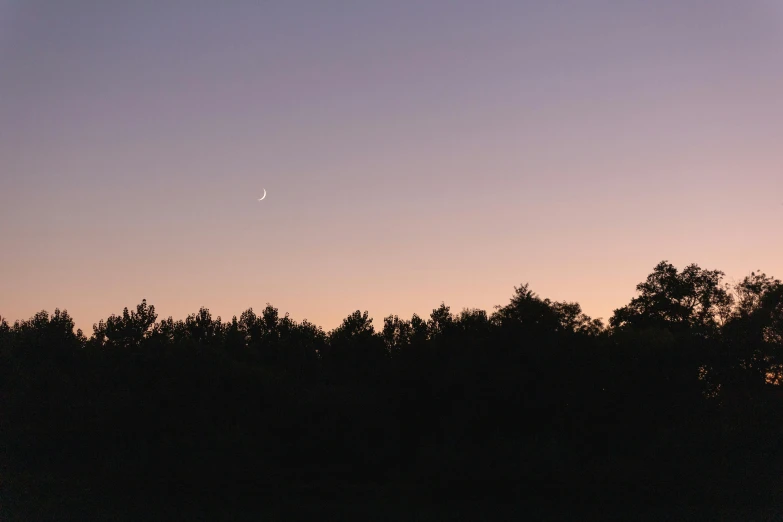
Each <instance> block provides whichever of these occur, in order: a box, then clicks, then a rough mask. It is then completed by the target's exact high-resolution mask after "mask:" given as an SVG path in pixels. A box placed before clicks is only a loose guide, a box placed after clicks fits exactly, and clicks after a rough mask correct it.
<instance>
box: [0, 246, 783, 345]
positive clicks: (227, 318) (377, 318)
mask: <svg viewBox="0 0 783 522" xmlns="http://www.w3.org/2000/svg"><path fill="white" fill-rule="evenodd" d="M661 262H665V263H668V262H669V261H668V260H665V259H664V260H662V261H661ZM691 264H695V265H697V266H699V268H701V269H703V270H719V271H720V268H715V267H704V266H700V265H699V264H698V263H688V264H687V265H685V264H684V265H682V266H677V265H674V266H675V268H676V269H677V270H678V272H679V271H681V270H682V269H684V268H685V267H686V266H688V265H691ZM653 268H654V267H651V268H650V269H649V270H648V272H647V274H648V275H649V274H651V273H652V272H653ZM752 273H755V274H765V275H767V276H768V277H770V278H772V279H778V278H777V276H776V275H775V274H771V273H768V272H766V271H765V270H763V269H758V268H757V269H755V270H749V271H748V272H747V273H746V274H745V275H744V276H743V277H745V276H749V275H751V274H752ZM646 277H647V276H644V277H642V278H640V279H639V281H638V282H637V283H636V284H634V285H633V286H634V293H633V295H631V296H630V297H629V299H628V300H627V301H626V302H625V303H623V304H619V305H617V306H615V307H614V308H613V309H612V311H611V312H610V313H609V314H608V315H606V316H596V315H593V314H591V313H590V312H589V311H588V310H585V309H584V307H583V306H582V304H581V303H580V302H579V301H576V300H574V299H568V298H564V299H552V298H551V297H549V296H547V295H543V294H541V293H540V292H537V291H536V289H535V288H532V287H529V289H530V291H532V292H533V293H534V294H535V295H537V296H538V297H539V298H541V299H543V300H546V299H549V300H550V301H551V302H556V301H559V302H569V303H574V302H575V303H577V304H579V305H580V307H581V308H582V313H584V314H585V315H587V316H588V317H589V318H590V319H600V320H601V322H602V324H603V327H604V328H609V319H610V318H611V317H612V316H613V315H614V311H615V310H617V309H619V308H621V307H624V306H626V305H627V304H628V303H629V302H630V301H631V299H632V298H633V297H636V296H637V295H638V291H636V285H637V284H640V283H642V282H643V281H644V280H645V279H646ZM741 280H742V278H736V277H730V276H729V275H728V274H724V276H723V277H722V279H721V284H724V285H725V284H728V285H729V286H730V288H731V291H732V292H733V291H734V287H735V285H736V284H737V283H739V282H740V281H741ZM524 284H529V283H520V284H517V285H513V286H512V289H511V292H510V293H509V296H508V299H507V300H506V301H505V302H498V303H496V304H495V305H492V306H490V307H481V306H470V305H465V306H459V307H458V306H454V305H452V304H450V303H448V302H446V301H444V300H441V301H439V302H438V303H437V304H435V305H433V306H432V307H431V308H429V309H428V310H422V311H418V310H414V311H412V312H410V313H403V314H401V313H397V312H389V313H384V314H382V315H374V314H373V313H372V310H368V309H366V308H362V307H358V308H355V309H353V310H350V311H348V312H346V313H345V314H344V315H343V316H342V317H340V318H339V319H337V320H336V322H334V324H333V325H331V326H327V325H325V324H323V323H321V322H318V321H317V320H314V319H312V318H310V317H307V316H303V317H297V316H294V315H293V314H291V313H290V312H289V311H287V310H284V309H282V308H280V307H278V306H276V305H275V303H274V302H271V301H266V302H264V303H263V304H260V305H250V306H246V307H243V308H242V309H241V310H238V311H234V312H230V313H228V314H223V313H218V312H216V311H215V310H213V309H212V308H211V307H210V306H209V305H207V304H202V305H199V306H198V307H196V308H194V309H193V310H191V311H189V312H187V313H185V314H182V315H181V316H175V315H173V314H168V313H165V312H163V311H161V309H160V307H159V306H157V305H156V303H155V302H152V301H150V300H149V299H147V298H146V297H141V298H140V299H139V300H138V301H137V302H136V303H133V304H128V305H125V306H123V307H122V308H120V310H118V311H113V312H109V313H104V314H103V315H102V316H101V317H99V318H98V319H96V320H95V321H93V322H92V323H90V324H89V325H85V324H84V322H83V321H80V320H79V318H78V317H76V316H74V315H73V314H72V312H71V311H70V310H69V309H68V308H67V307H62V306H55V307H53V308H51V309H47V308H42V309H39V310H37V311H35V312H33V313H31V314H29V315H28V316H26V317H18V318H13V317H9V316H7V315H4V314H3V313H0V321H1V320H6V321H7V323H8V324H9V326H13V325H14V323H16V322H18V321H19V322H21V321H26V320H29V319H30V318H32V317H33V316H34V315H35V314H36V313H39V312H41V311H44V312H47V313H48V314H49V315H51V314H52V313H54V312H55V310H60V311H61V312H67V313H68V315H69V316H70V317H71V319H73V321H74V331H76V330H79V329H80V330H82V332H83V333H84V334H85V335H86V336H87V337H88V338H89V337H90V335H92V332H93V326H95V325H97V324H98V322H99V321H101V320H106V319H108V318H109V317H110V316H112V315H115V316H121V315H122V312H123V310H124V309H125V308H127V309H128V311H129V312H130V311H133V310H135V307H136V306H137V305H139V304H141V303H142V301H145V302H146V303H147V305H148V306H152V307H154V308H155V312H156V314H157V316H158V317H157V320H156V322H160V321H161V320H166V319H169V318H171V319H173V320H174V321H178V320H182V321H184V320H185V318H186V317H188V316H189V315H192V314H196V313H198V312H199V311H200V310H201V308H205V309H207V310H209V312H210V315H211V316H212V318H213V319H216V320H217V319H220V320H221V321H222V322H223V323H224V324H225V323H230V322H231V321H232V319H233V318H234V317H236V318H237V319H238V318H239V316H240V315H241V314H242V313H243V312H245V311H247V310H249V309H252V310H253V311H254V312H255V313H256V314H260V313H261V311H262V310H263V309H264V308H265V307H266V306H267V305H270V306H272V307H273V308H275V309H276V310H277V311H278V313H279V315H280V317H283V316H288V317H290V319H291V320H293V321H295V322H297V323H302V322H303V321H307V322H309V323H311V324H313V325H314V326H316V327H318V328H320V329H322V330H323V331H324V332H325V333H329V332H331V331H333V330H335V329H336V328H338V327H339V326H341V324H342V322H343V320H344V319H346V318H348V317H349V316H350V315H351V314H353V313H354V312H357V311H359V312H361V313H364V312H368V317H369V319H370V322H372V323H373V327H374V328H375V330H376V332H378V331H380V330H381V329H383V320H384V319H385V318H386V317H389V316H397V317H399V318H400V319H403V320H410V318H411V317H412V316H413V315H418V316H419V317H420V318H422V319H424V320H425V321H426V320H428V318H429V317H430V314H431V313H432V312H433V311H435V310H436V309H437V308H438V307H439V306H440V305H441V303H442V304H444V305H445V306H447V307H448V308H449V310H450V312H451V313H452V314H453V315H454V316H455V317H456V316H458V315H459V314H460V313H461V312H462V311H464V310H483V311H485V312H486V313H487V315H488V316H491V315H492V314H493V313H494V311H495V310H496V307H498V306H506V305H508V303H509V302H510V300H511V297H513V294H514V291H515V288H518V287H519V286H521V285H524Z"/></svg>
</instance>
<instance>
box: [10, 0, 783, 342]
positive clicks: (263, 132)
mask: <svg viewBox="0 0 783 522" xmlns="http://www.w3.org/2000/svg"><path fill="white" fill-rule="evenodd" d="M782 139H783V2H780V1H779V0H746V1H742V2H737V1H734V0H732V1H725V0H656V1H655V2H650V1H648V0H622V1H621V0H615V1H602V0H590V1H588V0H578V1H576V0H574V1H543V0H542V1H523V0H509V1H493V0H486V1H481V2H476V1H473V0H470V1H469V0H449V1H446V0H443V1H436V0H430V1H427V0H417V1H412V0H411V1H404V0H389V1H380V0H379V1H372V2H367V1H363V0H357V1H341V0H332V1H329V2H323V1H320V0H313V1H309V2H304V1H297V0H281V1H277V0H268V1H258V2H249V1H248V2H242V1H238V2H218V1H217V0H212V1H201V0H193V1H187V2H186V1H184V0H183V1H174V0H166V1H158V0H156V1H148V0H139V1H134V2H122V1H113V0H111V1H98V0H93V1H87V0H71V1H69V2H58V1H54V0H51V1H37V0H0V241H2V243H0V244H1V245H2V247H1V248H0V315H1V316H3V317H6V318H8V320H9V321H13V320H15V319H26V318H29V317H30V316H32V315H33V314H34V313H36V312H37V311H40V310H42V309H45V310H48V311H49V312H52V311H53V310H54V309H55V308H60V309H67V310H68V312H69V313H70V314H71V315H72V316H73V317H74V318H75V321H76V325H77V327H80V328H83V329H84V330H85V332H86V333H88V334H89V333H90V332H91V331H92V324H93V323H95V322H97V321H98V320H99V319H101V318H106V317H108V316H109V315H111V314H113V313H121V311H122V309H123V307H125V306H128V307H129V308H133V307H135V305H136V304H138V303H140V302H141V300H142V299H144V298H146V299H147V302H148V303H149V304H153V305H155V307H156V310H157V312H158V313H159V315H160V317H161V318H165V317H168V316H173V317H174V318H175V319H184V318H185V316H187V315H188V314H189V313H193V312H196V311H197V310H198V309H199V308H200V307H201V306H205V307H207V308H209V309H210V311H211V312H212V314H213V316H218V315H219V316H222V317H223V319H230V318H231V316H232V315H237V316H238V315H239V314H240V313H241V312H242V311H243V310H246V309H247V308H249V307H253V308H254V309H255V310H256V311H260V309H262V308H263V307H264V306H265V304H266V303H267V302H269V303H271V304H272V305H273V306H275V307H277V308H278V309H279V310H280V313H281V314H282V313H284V312H290V314H291V317H292V318H293V319H296V320H302V319H305V318H306V319H308V320H310V321H312V322H314V323H316V324H318V325H320V326H322V327H324V328H325V329H326V330H330V329H332V328H334V327H336V326H338V324H339V323H340V321H341V320H342V319H343V318H344V317H346V316H347V315H349V314H350V313H352V312H353V311H355V310H357V309H360V310H362V311H363V310H368V311H369V313H370V315H371V316H372V317H374V318H375V321H374V324H376V326H382V318H383V317H384V316H386V315H389V314H398V315H400V316H401V317H407V318H409V317H410V316H411V314H413V313H414V312H415V313H418V314H419V315H422V316H428V315H429V313H430V312H431V311H432V309H433V308H436V307H437V306H438V305H439V304H440V303H441V302H445V303H446V304H447V305H449V306H450V307H451V308H452V311H454V312H459V311H460V310H461V309H462V308H465V307H471V308H472V307H477V308H482V309H485V310H488V311H492V309H493V307H494V306H495V305H505V304H507V303H508V302H509V300H510V298H511V296H512V294H513V292H514V286H519V285H521V284H523V283H529V284H530V288H531V289H532V290H533V291H534V292H536V293H538V294H539V295H540V296H541V297H547V298H550V299H552V300H568V301H577V302H579V303H580V304H581V305H582V308H583V310H584V311H585V312H586V313H587V314H589V315H591V316H593V317H602V318H603V319H604V320H607V319H608V318H609V317H610V316H611V314H612V311H613V310H614V309H616V308H618V307H620V306H623V305H625V304H627V303H628V302H629V301H630V299H631V298H632V297H634V296H635V295H636V294H635V286H636V284H637V283H639V282H641V281H643V280H644V279H645V278H646V276H647V275H648V274H649V273H650V272H651V271H652V269H653V267H654V266H655V265H656V264H657V263H658V262H659V261H661V260H668V261H669V262H671V263H674V264H675V265H676V266H677V267H678V268H683V267H684V266H686V265H687V264H690V263H697V264H699V266H701V267H702V268H706V269H720V270H723V271H724V272H726V275H727V280H728V281H732V280H740V279H742V278H743V277H744V276H745V275H747V274H749V273H750V271H752V270H758V269H761V270H762V271H764V272H766V273H767V274H768V275H774V276H777V277H781V278H783V241H781V239H780V238H781V224H783V190H781V189H783V146H781V143H783V142H782V141H781V140H782ZM263 190H266V191H267V196H266V198H265V199H264V201H258V198H260V197H261V195H262V193H263Z"/></svg>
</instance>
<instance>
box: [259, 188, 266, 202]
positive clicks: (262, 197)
mask: <svg viewBox="0 0 783 522" xmlns="http://www.w3.org/2000/svg"><path fill="white" fill-rule="evenodd" d="M265 197H266V189H264V195H263V196H261V199H259V200H258V201H261V200H262V199H264V198H265Z"/></svg>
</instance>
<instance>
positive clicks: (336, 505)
mask: <svg viewBox="0 0 783 522" xmlns="http://www.w3.org/2000/svg"><path fill="white" fill-rule="evenodd" d="M636 290H637V295H636V297H634V298H633V299H632V300H631V302H630V303H628V304H627V305H625V306H623V307H621V308H619V309H617V310H615V311H614V314H613V315H612V317H611V318H610V319H609V322H608V324H606V325H604V324H603V323H602V322H601V321H599V320H594V319H591V318H590V317H588V316H586V315H585V314H584V313H583V312H582V310H581V308H580V306H579V304H577V303H572V302H554V301H550V300H549V299H545V298H542V297H539V296H538V295H537V294H535V293H534V292H533V291H532V290H531V289H529V288H528V285H522V286H521V287H518V288H515V289H514V291H513V294H512V295H511V299H510V302H508V304H506V305H503V306H498V307H496V309H495V310H493V311H492V312H490V313H488V312H487V311H484V310H478V309H465V310H462V311H461V312H458V313H455V312H452V311H451V310H450V308H449V307H448V306H446V305H445V304H441V305H440V306H439V307H438V308H436V309H434V310H433V311H432V313H431V314H430V316H429V317H419V316H417V315H414V316H413V317H412V318H410V319H405V318H400V317H397V316H389V317H386V318H384V319H383V324H382V325H377V327H376V325H375V324H374V323H373V320H372V319H371V318H370V317H369V314H368V312H361V311H358V310H357V311H356V312H355V313H353V314H351V315H350V316H349V317H346V318H345V319H344V320H343V322H342V324H341V325H340V326H339V327H337V328H336V329H334V330H333V331H331V332H325V331H324V330H322V329H321V328H319V327H318V326H316V325H314V324H311V323H309V322H307V321H302V322H297V321H294V320H292V319H291V318H289V316H288V315H282V316H281V315H280V314H279V313H278V310H277V309H275V308H274V307H273V306H271V305H267V306H266V308H264V309H263V310H261V311H260V313H258V312H256V311H254V310H253V309H248V310H246V311H244V312H242V313H241V315H239V316H238V317H233V318H231V320H229V321H224V320H222V319H221V318H220V317H213V316H212V315H211V314H210V312H209V310H208V309H206V308H202V309H201V310H199V311H198V312H197V313H194V314H192V315H190V316H188V317H186V318H185V319H184V320H174V319H173V318H171V317H169V318H167V319H161V318H159V317H158V316H157V314H156V311H155V307H154V306H153V305H151V304H148V303H147V302H146V301H143V302H142V303H141V304H139V305H137V306H136V307H135V309H131V310H129V309H127V308H126V309H125V310H123V311H122V313H121V314H120V315H112V316H110V317H108V318H107V319H105V320H102V321H100V322H99V323H97V324H95V325H94V326H93V331H92V334H91V335H89V337H88V336H86V335H85V334H84V333H83V332H82V331H81V330H78V331H74V322H73V319H72V318H71V317H70V316H69V315H68V313H67V312H66V311H61V310H55V311H54V313H52V314H50V313H47V312H45V311H42V312H40V313H38V314H36V315H35V316H33V317H32V318H30V319H28V320H20V321H16V322H14V323H13V324H10V323H9V322H8V320H6V319H1V318H0V413H1V414H2V415H1V416H0V423H1V424H0V510H1V511H0V514H1V515H2V518H3V519H4V520H60V519H63V520H65V519H68V520H71V519H73V520H87V519H96V520H126V519H127V520H145V519H147V520H148V519H152V518H155V517H160V518H161V519H169V520H170V519H178V518H181V519H187V520H199V519H203V520H218V519H226V520H245V519H247V520H263V519H265V518H263V517H267V518H268V519H270V520H271V519H275V520H278V519H279V520H290V519H292V518H294V517H295V516H300V515H301V516H302V517H303V518H310V519H313V518H317V519H319V520H329V519H332V518H330V517H334V518H333V519H335V520H340V519H347V518H350V517H351V514H355V515H356V517H357V518H362V519H375V520H378V519H380V520H384V519H385V518H384V517H388V519H406V520H419V519H421V520H424V519H427V518H426V517H424V515H422V516H421V518H416V517H415V516H412V515H411V513H418V514H422V513H431V517H432V519H433V520H445V519H449V518H452V519H457V518H458V516H464V517H466V518H465V520H481V519H491V517H492V515H493V513H497V514H498V517H500V516H501V515H500V513H501V512H503V510H504V509H508V510H512V511H513V510H516V511H514V513H516V514H517V515H518V514H520V513H533V512H536V513H545V512H550V513H554V512H555V511H556V510H570V512H571V513H582V514H585V513H588V512H598V511H600V509H606V508H607V507H611V508H612V509H620V508H621V507H623V506H626V507H628V508H629V509H632V510H634V511H636V512H641V511H643V510H644V509H648V508H649V509H654V508H656V507H662V508H665V509H675V508H676V507H677V506H696V509H702V508H703V509H705V510H706V509H710V508H714V507H715V506H722V507H725V508H726V509H728V508H730V507H731V508H738V509H739V508H742V507H743V506H744V507H747V506H755V507H760V506H769V505H772V504H773V503H774V502H776V501H777V502H780V500H781V487H782V486H783V481H782V480H781V463H783V460H782V459H781V457H782V455H781V452H780V451H779V447H780V440H781V434H783V393H781V391H780V390H781V389H783V387H781V386H778V383H779V382H780V380H781V379H783V284H781V282H780V281H779V280H777V279H774V278H772V277H769V276H767V275H765V274H764V273H761V272H754V273H751V274H750V275H748V276H747V277H745V278H744V279H743V280H742V281H740V282H739V283H736V284H733V285H730V284H728V283H726V282H725V281H724V274H723V273H722V272H721V271H719V270H706V269H702V268H700V267H699V266H697V265H695V264H694V265H690V266H687V267H685V268H684V269H682V270H681V271H680V270H678V269H677V268H676V267H674V266H673V265H672V264H670V263H668V262H666V261H663V262H661V263H660V264H658V265H657V266H655V267H654V269H653V271H652V273H651V274H650V275H649V276H648V277H647V278H646V280H645V281H643V282H641V283H640V284H639V285H637V287H636ZM510 293H511V292H510ZM471 509H475V510H476V511H475V512H473V511H471ZM363 510H364V511H363ZM428 510H429V511H428ZM536 510H539V511H536ZM510 512H511V511H509V513H510ZM368 513H370V515H369V516H367V514H368ZM471 513H472V514H471ZM476 513H481V514H482V515H481V516H483V517H484V518H481V517H480V516H477V515H476ZM395 516H399V518H394V517H395ZM509 516H510V515H509ZM123 517H125V518H123ZM243 517H245V518H243ZM579 518H580V517H577V518H573V517H572V518H571V519H579ZM581 518H584V517H581Z"/></svg>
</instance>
